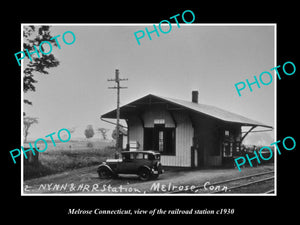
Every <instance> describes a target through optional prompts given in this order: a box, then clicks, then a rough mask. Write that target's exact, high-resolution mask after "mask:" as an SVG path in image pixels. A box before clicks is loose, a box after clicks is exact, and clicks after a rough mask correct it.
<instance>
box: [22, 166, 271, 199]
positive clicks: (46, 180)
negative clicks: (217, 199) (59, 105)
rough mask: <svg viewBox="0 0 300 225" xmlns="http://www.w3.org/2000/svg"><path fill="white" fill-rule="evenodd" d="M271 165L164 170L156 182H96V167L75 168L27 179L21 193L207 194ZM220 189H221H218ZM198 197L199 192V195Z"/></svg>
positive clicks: (130, 179)
mask: <svg viewBox="0 0 300 225" xmlns="http://www.w3.org/2000/svg"><path fill="white" fill-rule="evenodd" d="M273 169H274V165H273V164H266V165H262V166H259V167H256V168H250V167H248V168H243V170H242V171H241V172H239V171H238V170H237V169H235V168H231V169H203V170H178V169H176V170H167V171H166V172H165V173H164V174H162V175H161V176H160V177H159V178H158V179H157V180H150V181H146V182H143V181H140V180H139V179H138V177H137V176H135V175H121V176H119V178H115V179H99V178H98V174H97V172H96V170H97V166H92V167H86V168H81V169H76V170H73V171H68V172H64V173H61V174H55V175H50V176H45V177H42V178H36V179H31V180H27V181H25V182H24V185H23V188H24V194H25V195H30V194H50V195H52V194H54V195H58V194H59V195H60V194H67V195H68V194H72V195H95V194H97V195H98V194H99V195H103V194H105V195H115V194H126V195H127V194H158V193H159V194H168V193H169V192H171V191H176V190H178V189H180V188H181V189H184V188H193V186H197V185H204V184H206V187H207V190H208V191H207V192H210V191H211V192H212V191H213V190H214V187H213V186H212V185H211V184H212V183H214V182H216V181H222V180H226V179H230V178H235V177H240V176H245V175H249V174H254V173H259V172H264V171H271V170H273ZM220 188H222V186H221V187H220ZM198 194H199V193H198Z"/></svg>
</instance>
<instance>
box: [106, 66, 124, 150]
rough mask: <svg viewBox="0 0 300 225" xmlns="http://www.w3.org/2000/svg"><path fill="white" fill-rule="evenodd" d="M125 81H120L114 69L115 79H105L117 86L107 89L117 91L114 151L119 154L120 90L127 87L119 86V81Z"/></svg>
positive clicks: (117, 72) (117, 71)
mask: <svg viewBox="0 0 300 225" xmlns="http://www.w3.org/2000/svg"><path fill="white" fill-rule="evenodd" d="M125 80H128V79H127V78H123V79H121V78H120V77H119V70H118V69H116V72H115V79H107V81H114V82H116V84H117V86H114V87H108V88H109V89H117V125H116V133H117V138H116V139H117V140H116V151H117V153H120V152H121V151H120V147H121V146H120V143H119V142H120V138H119V137H120V136H119V135H120V89H121V88H127V87H121V86H120V81H125Z"/></svg>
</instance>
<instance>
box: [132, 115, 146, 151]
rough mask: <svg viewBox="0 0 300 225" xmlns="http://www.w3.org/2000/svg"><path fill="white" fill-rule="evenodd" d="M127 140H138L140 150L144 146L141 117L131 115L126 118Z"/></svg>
mask: <svg viewBox="0 0 300 225" xmlns="http://www.w3.org/2000/svg"><path fill="white" fill-rule="evenodd" d="M128 128H129V129H128V130H129V141H138V143H139V144H140V147H139V148H138V150H142V149H143V146H144V128H143V124H142V121H141V119H139V117H137V116H132V117H130V118H129V119H128Z"/></svg>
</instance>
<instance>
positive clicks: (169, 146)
mask: <svg viewBox="0 0 300 225" xmlns="http://www.w3.org/2000/svg"><path fill="white" fill-rule="evenodd" d="M175 138H176V135H175V128H166V127H164V125H163V126H154V128H144V150H154V151H158V152H160V153H161V154H162V155H175V143H176V140H175Z"/></svg>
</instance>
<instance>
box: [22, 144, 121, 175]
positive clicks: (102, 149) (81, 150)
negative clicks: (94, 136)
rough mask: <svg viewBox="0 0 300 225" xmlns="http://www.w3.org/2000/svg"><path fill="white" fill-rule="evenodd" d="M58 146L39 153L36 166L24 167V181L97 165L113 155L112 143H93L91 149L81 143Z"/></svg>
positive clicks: (27, 165) (28, 165)
mask: <svg viewBox="0 0 300 225" xmlns="http://www.w3.org/2000/svg"><path fill="white" fill-rule="evenodd" d="M60 144H61V145H59V144H57V146H56V147H54V148H53V149H51V148H49V149H47V150H46V151H45V152H42V153H39V161H38V163H37V164H26V165H24V180H28V179H32V178H38V177H42V176H46V175H51V174H55V173H61V172H65V171H68V170H73V169H78V168H82V167H87V166H93V165H97V164H100V163H101V162H103V161H105V160H106V159H107V158H112V157H113V156H114V153H115V148H114V147H113V145H112V143H101V142H100V143H96V142H93V143H92V144H93V147H87V142H84V143H83V142H82V141H81V142H73V143H60ZM70 146H71V147H70Z"/></svg>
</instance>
